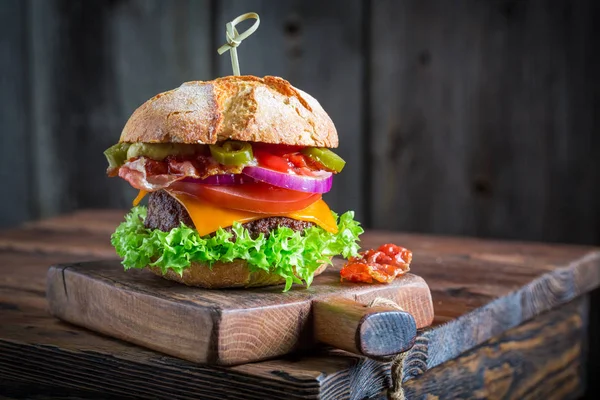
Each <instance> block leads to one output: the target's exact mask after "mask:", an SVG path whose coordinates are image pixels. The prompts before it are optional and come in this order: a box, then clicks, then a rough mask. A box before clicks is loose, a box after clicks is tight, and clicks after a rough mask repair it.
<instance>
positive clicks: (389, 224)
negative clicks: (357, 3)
mask: <svg viewBox="0 0 600 400" xmlns="http://www.w3.org/2000/svg"><path fill="white" fill-rule="evenodd" d="M371 4H372V7H373V9H372V16H373V18H372V21H371V46H372V59H371V78H372V85H371V99H372V100H371V119H370V120H371V122H372V125H371V128H372V130H371V136H370V138H371V145H372V151H373V154H372V157H371V159H372V164H371V171H372V173H373V185H372V187H373V189H375V190H373V191H372V192H371V193H372V197H371V202H372V205H373V208H372V212H373V217H374V218H373V222H374V227H377V228H390V229H392V228H393V229H396V230H398V229H400V230H408V231H423V232H430V233H451V234H469V235H477V236H494V237H503V238H520V239H532V240H544V241H564V242H579V243H598V242H599V241H600V228H599V227H600V223H599V219H598V213H597V212H596V211H594V210H596V208H597V204H599V203H600V188H599V187H598V185H597V184H596V183H597V182H598V181H599V180H600V158H598V157H597V156H596V154H598V153H599V152H600V137H599V136H598V135H597V134H596V133H595V132H596V130H597V129H595V128H594V126H595V124H594V118H595V117H594V115H597V114H598V111H599V109H598V103H597V102H594V101H593V98H594V96H597V94H598V86H597V85H594V84H590V83H591V82H595V81H596V80H597V77H596V75H597V71H598V69H599V68H600V61H599V60H598V58H599V57H597V56H596V55H595V53H596V52H595V50H594V43H595V42H596V39H597V36H598V35H597V32H598V28H597V24H595V22H594V21H595V20H597V18H598V16H599V15H600V7H598V3H597V2H595V1H593V0H585V1H578V2H569V1H567V0H564V1H557V2H544V1H528V2H503V1H490V2H478V1H460V2H446V1H443V0H427V1H416V0H415V1H401V2H397V1H376V2H371ZM382 32H385V34H383V33H382ZM592 54H594V56H592ZM567 188H568V189H567Z"/></svg>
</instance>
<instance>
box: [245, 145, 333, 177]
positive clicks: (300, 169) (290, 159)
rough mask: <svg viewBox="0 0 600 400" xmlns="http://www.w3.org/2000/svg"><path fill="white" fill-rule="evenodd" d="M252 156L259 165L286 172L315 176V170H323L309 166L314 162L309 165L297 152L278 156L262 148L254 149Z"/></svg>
mask: <svg viewBox="0 0 600 400" xmlns="http://www.w3.org/2000/svg"><path fill="white" fill-rule="evenodd" d="M254 157H255V158H256V161H258V165H259V166H261V167H263V168H268V169H272V170H273V171H278V172H285V173H287V174H289V173H293V174H296V175H304V176H316V175H315V172H318V171H321V170H323V168H311V166H314V163H312V164H310V165H309V164H308V163H307V160H306V157H304V156H303V155H302V154H299V153H289V154H284V155H282V156H280V155H277V154H273V153H269V152H266V151H262V150H255V151H254Z"/></svg>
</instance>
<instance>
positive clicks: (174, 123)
mask: <svg viewBox="0 0 600 400" xmlns="http://www.w3.org/2000/svg"><path fill="white" fill-rule="evenodd" d="M227 139H232V140H241V141H251V142H262V143H273V144H289V145H300V146H315V147H337V146H338V136H337V132H336V130H335V126H334V125H333V122H332V121H331V118H329V116H328V115H327V113H326V112H325V111H324V110H323V108H322V107H321V105H320V104H319V102H318V101H317V100H315V99H314V98H313V97H311V96H310V95H308V94H307V93H304V92H303V91H301V90H299V89H296V88H294V87H293V86H292V85H290V83H289V82H288V81H286V80H285V79H282V78H278V77H274V76H266V77H264V78H258V77H255V76H226V77H223V78H219V79H215V80H213V81H208V82H202V81H194V82H187V83H184V84H183V85H181V86H180V87H178V88H177V89H173V90H170V91H168V92H164V93H161V94H158V95H156V96H154V97H153V98H151V99H150V100H148V101H147V102H145V103H144V104H142V106H141V107H139V108H138V109H137V110H136V111H135V112H134V113H133V115H132V116H131V118H129V121H127V124H126V125H125V128H124V129H123V132H122V133H121V139H120V142H127V143H134V142H145V143H200V144H213V143H216V142H219V141H222V140H227Z"/></svg>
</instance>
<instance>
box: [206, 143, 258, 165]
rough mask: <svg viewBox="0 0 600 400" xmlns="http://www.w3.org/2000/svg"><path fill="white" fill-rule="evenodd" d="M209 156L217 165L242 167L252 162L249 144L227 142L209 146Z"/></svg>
mask: <svg viewBox="0 0 600 400" xmlns="http://www.w3.org/2000/svg"><path fill="white" fill-rule="evenodd" d="M210 154H211V155H212V157H213V158H214V159H215V161H217V162H218V163H219V164H223V165H244V164H249V163H251V162H252V161H253V160H254V155H253V154H252V146H251V145H250V143H245V142H237V141H233V140H229V141H227V142H225V143H223V144H222V145H218V144H211V145H210Z"/></svg>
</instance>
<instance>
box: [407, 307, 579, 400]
mask: <svg viewBox="0 0 600 400" xmlns="http://www.w3.org/2000/svg"><path fill="white" fill-rule="evenodd" d="M588 300H589V298H588V297H587V296H586V297H583V298H578V299H576V300H573V301H572V302H570V303H568V304H566V305H565V306H562V307H559V308H557V309H556V310H553V311H550V312H547V313H544V314H542V315H540V316H539V317H537V318H535V319H533V320H531V321H529V322H526V323H524V324H522V325H520V326H518V327H515V328H512V329H510V330H508V331H506V332H504V333H502V334H501V335H499V336H497V337H496V338H494V339H491V340H489V341H487V342H485V343H483V344H482V345H480V346H478V347H476V348H474V349H472V350H469V351H468V352H466V353H464V354H462V355H460V356H459V357H457V358H456V359H454V360H451V361H449V362H447V363H444V364H443V365H441V366H439V367H436V368H433V369H431V370H429V371H428V372H427V373H426V374H424V375H421V376H419V377H417V378H415V379H410V380H407V381H405V384H404V393H405V395H406V398H407V399H421V398H428V399H439V400H442V399H507V400H508V399H515V400H522V399H523V400H525V399H547V400H552V399H577V398H580V396H581V395H582V394H583V388H584V386H585V384H584V380H585V377H584V367H585V365H584V364H585V337H586V334H587V331H586V328H587V323H588V318H589V314H588V311H589V310H588Z"/></svg>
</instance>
